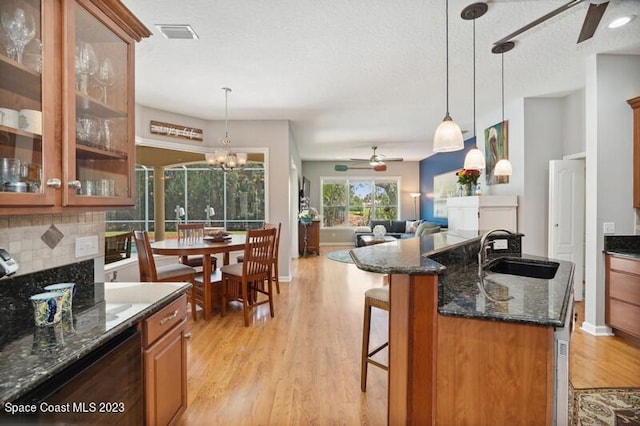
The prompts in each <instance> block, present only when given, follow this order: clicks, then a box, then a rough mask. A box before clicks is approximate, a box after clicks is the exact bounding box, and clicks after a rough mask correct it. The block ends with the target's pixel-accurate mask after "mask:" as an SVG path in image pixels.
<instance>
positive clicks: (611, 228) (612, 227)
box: [602, 222, 616, 234]
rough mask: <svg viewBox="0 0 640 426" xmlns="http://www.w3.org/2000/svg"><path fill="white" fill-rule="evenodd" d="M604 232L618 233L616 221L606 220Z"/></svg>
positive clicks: (603, 227)
mask: <svg viewBox="0 0 640 426" xmlns="http://www.w3.org/2000/svg"><path fill="white" fill-rule="evenodd" d="M602 233H603V234H615V233H616V224H615V223H614V222H604V223H603V224H602Z"/></svg>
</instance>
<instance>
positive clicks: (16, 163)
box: [0, 0, 151, 214]
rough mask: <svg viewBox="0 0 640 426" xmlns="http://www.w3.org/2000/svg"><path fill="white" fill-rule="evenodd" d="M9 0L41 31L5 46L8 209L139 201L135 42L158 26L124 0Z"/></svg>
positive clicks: (0, 82) (0, 126)
mask: <svg viewBox="0 0 640 426" xmlns="http://www.w3.org/2000/svg"><path fill="white" fill-rule="evenodd" d="M7 7H9V8H11V10H8V12H9V13H12V14H15V15H16V16H18V15H20V16H23V17H24V19H25V21H26V22H27V23H28V24H30V23H33V26H34V37H33V40H31V41H30V42H29V44H28V45H27V46H26V47H25V53H24V55H22V57H20V56H19V55H17V54H13V53H11V54H10V53H7V52H6V50H2V52H0V75H2V78H1V79H0V105H1V106H2V107H3V108H5V110H3V111H0V112H2V113H3V114H1V115H2V117H0V158H1V160H0V166H2V182H0V214H24V213H56V212H62V211H69V210H70V209H76V210H78V209H82V210H86V208H87V207H90V208H93V209H106V208H109V207H115V206H130V205H134V202H135V201H134V180H135V179H134V176H135V175H134V167H135V145H134V117H133V114H134V108H135V103H134V84H133V81H134V75H133V73H134V47H135V42H136V41H140V40H141V39H142V38H143V37H148V36H149V35H151V33H150V32H149V30H148V29H147V28H146V27H145V26H144V25H143V24H142V23H141V22H140V21H139V20H138V19H137V18H136V17H135V16H134V15H133V14H132V13H131V12H130V11H129V10H128V9H127V8H126V7H125V6H124V5H123V4H122V3H121V2H120V0H46V1H45V0H16V1H15V2H13V3H11V5H10V6H9V5H8V6H7ZM3 11H4V12H7V10H4V9H3ZM40 41H41V46H40ZM7 182H9V184H8V185H7V184H6V183H7ZM34 207H35V208H34Z"/></svg>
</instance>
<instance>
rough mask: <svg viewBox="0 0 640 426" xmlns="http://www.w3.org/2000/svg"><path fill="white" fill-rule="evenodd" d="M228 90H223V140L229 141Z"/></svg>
mask: <svg viewBox="0 0 640 426" xmlns="http://www.w3.org/2000/svg"><path fill="white" fill-rule="evenodd" d="M228 121H229V89H227V88H225V89H224V138H225V139H229V123H228Z"/></svg>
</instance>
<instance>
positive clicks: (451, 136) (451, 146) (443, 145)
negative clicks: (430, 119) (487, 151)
mask: <svg viewBox="0 0 640 426" xmlns="http://www.w3.org/2000/svg"><path fill="white" fill-rule="evenodd" d="M445 16H446V27H445V38H446V42H445V45H446V66H447V113H446V115H445V116H444V119H443V120H442V123H440V125H439V126H438V128H437V129H436V133H435V135H434V136H433V152H451V151H459V150H461V149H464V139H463V138H462V131H461V130H460V126H458V125H457V124H456V122H455V121H453V119H452V118H451V115H450V114H449V1H448V0H446V1H445Z"/></svg>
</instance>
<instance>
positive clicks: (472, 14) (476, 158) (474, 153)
mask: <svg viewBox="0 0 640 426" xmlns="http://www.w3.org/2000/svg"><path fill="white" fill-rule="evenodd" d="M488 8H489V7H488V6H487V4H486V3H473V4H471V5H469V6H467V7H465V8H464V9H463V10H462V14H461V16H462V19H465V20H471V21H472V22H473V140H474V143H473V147H472V148H471V149H470V150H469V152H467V155H466V156H465V157H464V166H463V167H464V168H465V169H467V170H482V169H484V168H485V167H486V163H485V161H484V155H483V154H482V151H480V150H479V149H478V143H477V136H476V18H479V17H481V16H482V15H484V14H485V13H486V12H487V9H488Z"/></svg>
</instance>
